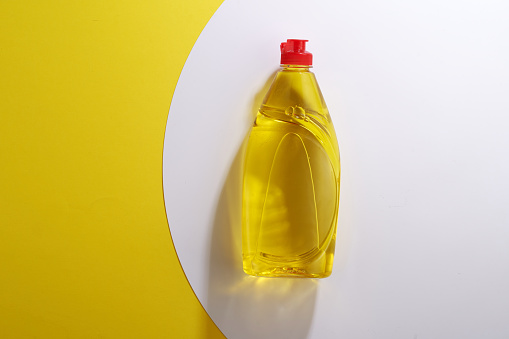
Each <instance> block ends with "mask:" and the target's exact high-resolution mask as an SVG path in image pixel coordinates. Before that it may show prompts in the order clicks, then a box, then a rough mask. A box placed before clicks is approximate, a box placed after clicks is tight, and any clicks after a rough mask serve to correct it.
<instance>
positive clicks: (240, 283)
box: [205, 79, 319, 339]
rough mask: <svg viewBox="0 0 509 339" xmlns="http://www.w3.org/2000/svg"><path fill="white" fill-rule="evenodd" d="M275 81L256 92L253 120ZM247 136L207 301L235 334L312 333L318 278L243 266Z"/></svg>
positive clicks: (232, 176) (220, 227)
mask: <svg viewBox="0 0 509 339" xmlns="http://www.w3.org/2000/svg"><path fill="white" fill-rule="evenodd" d="M271 81H272V79H269V81H267V83H266V84H265V86H264V88H263V89H262V90H260V91H259V93H258V95H257V96H256V97H255V100H254V104H253V116H252V117H253V119H254V116H255V115H256V112H257V110H258V108H259V106H260V103H261V101H262V100H263V96H264V95H265V93H266V92H267V90H268V88H269V86H270V83H271ZM247 138H248V137H247V136H246V137H245V138H244V142H243V144H242V146H241V147H240V148H239V150H238V152H237V154H236V156H235V158H234V160H233V162H232V164H231V166H230V170H229V173H228V175H227V177H226V180H225V183H224V185H223V189H222V192H221V195H220V197H219V200H218V205H217V209H216V214H215V219H214V222H213V225H212V226H213V228H212V233H211V236H210V242H211V243H210V265H209V281H208V291H207V292H208V295H207V298H206V300H205V306H206V309H207V311H208V312H209V315H210V316H211V318H212V320H213V321H214V322H215V324H216V325H217V326H218V327H219V329H220V330H221V331H222V332H223V334H225V335H226V337H228V338H231V339H235V338H243V339H249V338H260V337H264V338H296V339H300V338H307V337H308V333H309V330H310V327H311V324H312V320H313V314H314V308H315V300H316V294H317V289H318V285H319V282H318V280H316V279H306V278H263V277H252V276H249V275H247V274H246V273H244V271H243V269H242V234H241V233H242V230H241V218H242V170H243V166H242V165H243V160H244V150H245V145H246V144H247Z"/></svg>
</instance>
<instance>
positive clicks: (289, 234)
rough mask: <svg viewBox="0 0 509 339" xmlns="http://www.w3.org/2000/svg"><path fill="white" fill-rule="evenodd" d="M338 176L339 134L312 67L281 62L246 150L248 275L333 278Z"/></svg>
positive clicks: (245, 246) (244, 230)
mask: <svg viewBox="0 0 509 339" xmlns="http://www.w3.org/2000/svg"><path fill="white" fill-rule="evenodd" d="M290 41H291V40H288V42H290ZM292 41H298V40H292ZM300 41H302V40H300ZM339 178H340V162H339V149H338V144H337V139H336V134H335V132H334V127H333V125H332V121H331V118H330V116H329V113H328V110H327V107H326V105H325V102H324V100H323V97H322V94H321V92H320V89H319V87H318V84H317V82H316V78H315V76H314V74H313V73H312V72H310V70H309V66H308V65H289V64H287V65H282V68H281V70H280V71H279V72H278V73H277V74H276V77H275V79H274V81H273V83H272V86H271V88H270V90H269V92H268V93H267V95H266V97H265V99H264V101H263V104H262V105H261V107H260V110H259V112H258V114H257V117H256V120H255V122H254V125H253V127H252V130H251V133H250V136H249V141H248V145H247V150H246V158H245V163H244V183H243V206H242V207H243V211H242V212H243V215H242V238H243V239H242V246H243V267H244V271H245V272H246V273H248V274H251V275H257V276H269V277H278V276H292V277H316V278H323V277H327V276H329V275H330V274H331V272H332V263H333V259H334V247H335V238H336V227H337V216H338V206H339Z"/></svg>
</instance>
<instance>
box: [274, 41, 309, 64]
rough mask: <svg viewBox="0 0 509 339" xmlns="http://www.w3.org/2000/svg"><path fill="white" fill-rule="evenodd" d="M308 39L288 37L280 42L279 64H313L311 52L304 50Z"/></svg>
mask: <svg viewBox="0 0 509 339" xmlns="http://www.w3.org/2000/svg"><path fill="white" fill-rule="evenodd" d="M306 42H308V40H299V39H288V40H286V42H282V43H281V65H304V66H311V65H313V54H311V53H309V52H307V51H306Z"/></svg>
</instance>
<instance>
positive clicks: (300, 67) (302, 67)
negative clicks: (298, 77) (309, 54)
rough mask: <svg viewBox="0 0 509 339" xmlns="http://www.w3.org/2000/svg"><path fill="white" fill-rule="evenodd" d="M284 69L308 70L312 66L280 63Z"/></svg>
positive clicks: (294, 70) (291, 70)
mask: <svg viewBox="0 0 509 339" xmlns="http://www.w3.org/2000/svg"><path fill="white" fill-rule="evenodd" d="M280 66H281V68H282V69H283V70H284V71H290V72H309V69H310V68H311V67H313V66H309V65H284V64H283V65H280Z"/></svg>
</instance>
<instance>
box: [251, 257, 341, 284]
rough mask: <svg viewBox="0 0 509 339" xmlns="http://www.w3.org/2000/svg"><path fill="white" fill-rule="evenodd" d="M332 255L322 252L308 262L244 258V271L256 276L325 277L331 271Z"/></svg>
mask: <svg viewBox="0 0 509 339" xmlns="http://www.w3.org/2000/svg"><path fill="white" fill-rule="evenodd" d="M332 257H333V255H325V254H322V255H321V256H319V257H318V258H316V257H315V258H314V259H315V260H312V261H308V262H297V261H293V262H274V261H269V260H263V259H261V258H260V257H256V258H244V267H243V268H244V272H245V273H246V274H249V275H252V276H257V277H272V278H278V277H281V278H327V277H328V276H330V275H331V273H332V259H333V258H332Z"/></svg>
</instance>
